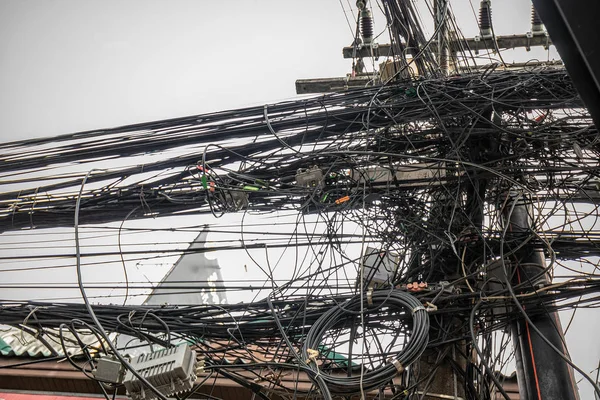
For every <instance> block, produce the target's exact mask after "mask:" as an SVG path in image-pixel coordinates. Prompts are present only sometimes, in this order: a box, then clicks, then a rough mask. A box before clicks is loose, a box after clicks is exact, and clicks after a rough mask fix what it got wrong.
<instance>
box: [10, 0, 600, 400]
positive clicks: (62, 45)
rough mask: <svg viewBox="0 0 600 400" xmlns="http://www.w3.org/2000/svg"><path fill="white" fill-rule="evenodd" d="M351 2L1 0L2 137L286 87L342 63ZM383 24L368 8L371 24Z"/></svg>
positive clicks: (279, 92)
mask: <svg viewBox="0 0 600 400" xmlns="http://www.w3.org/2000/svg"><path fill="white" fill-rule="evenodd" d="M421 3H422V2H421ZM472 3H473V4H472V5H473V6H474V7H475V8H477V7H478V4H479V1H476V0H472ZM493 3H494V10H493V16H494V23H495V31H496V33H497V34H509V33H524V32H526V31H527V30H529V20H530V3H529V2H528V1H526V0H502V1H494V2H493ZM451 4H452V5H453V9H454V12H455V14H456V16H457V20H458V21H459V24H460V26H461V28H462V29H463V33H464V34H465V35H466V36H473V35H475V34H477V26H476V23H475V17H474V11H473V9H472V8H471V1H469V0H453V1H451ZM350 5H351V6H352V8H353V9H354V8H355V7H354V0H349V1H348V0H342V1H341V2H340V1H339V0H238V1H233V0H219V1H208V0H126V1H124V0H0V141H13V140H20V139H24V138H31V137H43V136H53V135H57V134H64V133H70V132H75V131H82V130H90V129H100V128H106V127H112V126H117V125H123V124H130V123H137V122H143V121H149V120H158V119H165V118H171V117H179V116H185V115H192V114H200V113H204V112H208V111H216V110H222V109H232V108H238V107H242V106H246V105H255V104H264V103H273V102H277V101H279V100H282V99H286V98H290V97H293V96H294V95H295V86H294V82H295V80H296V79H298V78H316V77H333V76H344V75H345V74H346V73H348V72H350V64H351V62H350V61H348V60H344V59H343V58H342V55H341V49H342V47H344V46H346V45H349V44H350V43H351V42H352V38H353V37H352V34H351V30H350V28H349V26H348V23H347V21H346V18H345V15H344V10H345V11H348V10H349V9H350ZM348 17H349V18H350V21H351V24H353V23H354V22H353V19H354V16H353V15H352V14H349V15H348ZM423 18H424V19H425V18H427V15H423ZM383 22H384V21H383V20H382V18H381V17H380V15H379V17H378V14H376V19H375V30H376V31H377V32H380V31H381V30H383V29H384V28H385V26H384V23H383ZM380 42H382V43H383V42H386V38H385V36H383V37H382V38H381V39H380ZM548 57H550V58H555V57H556V55H555V53H554V52H550V54H548V53H547V52H545V51H544V50H543V49H536V50H535V51H532V52H530V53H526V52H524V51H520V52H509V53H507V54H506V55H505V59H506V61H507V62H510V61H525V60H528V59H532V58H538V59H546V58H548ZM596 322H597V321H596ZM586 328H587V329H586ZM571 329H572V331H571V332H573V331H575V332H577V331H578V332H582V333H581V334H580V335H573V334H570V336H571V335H572V336H571V337H570V343H572V345H571V350H572V351H573V352H574V354H573V355H574V358H575V360H576V361H577V360H579V361H582V360H583V361H584V363H585V368H586V369H588V370H589V369H591V368H589V367H590V366H593V363H594V362H596V363H597V360H598V356H600V350H599V349H598V346H597V345H596V347H595V348H594V349H590V348H589V347H588V345H589V344H591V343H594V339H593V338H594V337H595V335H593V334H591V335H592V336H590V335H588V334H590V330H589V324H588V323H587V322H586V321H579V320H577V321H576V322H575V324H574V326H573V327H572V328H571ZM586 331H587V333H585V332H586ZM592 332H593V330H592ZM578 343H582V345H577V344H578ZM596 343H597V339H596ZM590 353H591V354H592V356H590ZM594 353H595V354H594ZM587 393H591V392H587ZM582 398H583V399H584V400H585V399H586V397H582Z"/></svg>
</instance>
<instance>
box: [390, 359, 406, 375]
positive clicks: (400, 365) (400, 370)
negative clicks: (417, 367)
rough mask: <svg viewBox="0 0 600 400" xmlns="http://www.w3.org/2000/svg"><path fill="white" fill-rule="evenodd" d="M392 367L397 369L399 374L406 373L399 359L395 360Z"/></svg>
mask: <svg viewBox="0 0 600 400" xmlns="http://www.w3.org/2000/svg"><path fill="white" fill-rule="evenodd" d="M392 365H393V366H394V367H395V368H396V371H398V374H401V373H403V372H404V365H402V363H401V362H400V360H398V359H396V360H393V361H392Z"/></svg>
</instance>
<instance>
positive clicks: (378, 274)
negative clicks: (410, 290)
mask: <svg viewBox="0 0 600 400" xmlns="http://www.w3.org/2000/svg"><path fill="white" fill-rule="evenodd" d="M398 263H399V256H398V255H397V254H395V253H392V252H389V251H382V250H379V249H375V248H373V247H367V249H366V250H365V254H364V257H363V279H364V286H365V287H366V286H371V285H373V286H380V285H385V284H391V283H392V281H393V279H394V276H395V275H396V270H397V269H398Z"/></svg>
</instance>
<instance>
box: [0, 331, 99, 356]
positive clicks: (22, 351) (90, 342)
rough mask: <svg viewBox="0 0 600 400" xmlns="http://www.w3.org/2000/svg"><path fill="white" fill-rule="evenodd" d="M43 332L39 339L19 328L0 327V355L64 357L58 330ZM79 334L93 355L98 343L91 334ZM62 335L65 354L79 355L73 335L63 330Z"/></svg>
mask: <svg viewBox="0 0 600 400" xmlns="http://www.w3.org/2000/svg"><path fill="white" fill-rule="evenodd" d="M44 332H45V333H44V335H43V336H42V337H41V338H40V337H35V336H34V335H31V334H29V333H27V332H25V331H23V330H21V329H19V328H15V327H8V326H4V327H2V326H0V355H2V356H8V357H52V356H56V355H64V351H63V348H62V346H61V343H60V339H59V337H60V332H59V330H58V329H45V330H44ZM81 332H83V333H80V335H79V338H80V339H81V341H82V342H83V343H85V344H86V345H87V346H88V349H89V350H90V352H92V353H94V352H95V351H96V349H98V347H99V346H100V342H99V341H98V339H97V338H96V336H95V335H93V334H92V333H91V332H89V331H88V332H87V333H86V332H85V331H81ZM62 335H63V338H64V342H65V347H66V349H67V353H68V354H69V355H71V356H72V355H76V354H81V347H80V346H79V345H78V344H77V340H76V339H75V337H74V336H73V334H71V332H69V331H68V330H65V329H63V332H62ZM44 342H46V344H44ZM49 347H50V348H49Z"/></svg>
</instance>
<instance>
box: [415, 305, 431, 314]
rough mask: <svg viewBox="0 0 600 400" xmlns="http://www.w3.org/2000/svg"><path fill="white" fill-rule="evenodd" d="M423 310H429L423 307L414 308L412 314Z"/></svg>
mask: <svg viewBox="0 0 600 400" xmlns="http://www.w3.org/2000/svg"><path fill="white" fill-rule="evenodd" d="M421 310H423V311H427V309H426V308H425V307H423V306H417V307H415V308H413V310H412V313H413V314H414V313H416V312H417V311H421Z"/></svg>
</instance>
